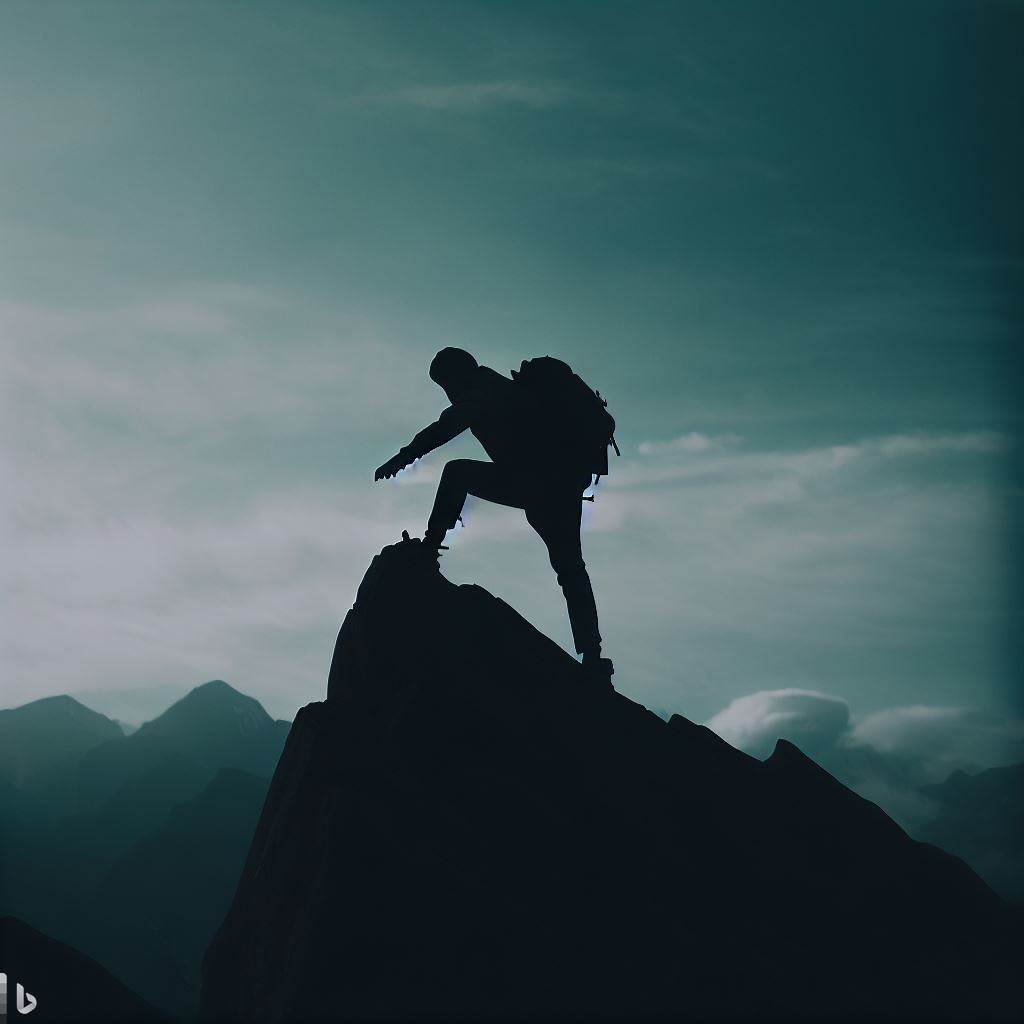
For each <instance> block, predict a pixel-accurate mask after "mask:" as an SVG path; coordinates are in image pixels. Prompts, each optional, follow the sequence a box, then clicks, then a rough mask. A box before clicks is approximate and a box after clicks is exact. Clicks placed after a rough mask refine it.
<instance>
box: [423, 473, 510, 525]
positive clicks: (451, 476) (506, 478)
mask: <svg viewBox="0 0 1024 1024" xmlns="http://www.w3.org/2000/svg"><path fill="white" fill-rule="evenodd" d="M470 494H472V495H474V496H475V497H477V498H483V499H484V500H485V501H493V502H494V503H495V504H498V505H509V506H511V507H512V508H522V507H523V499H522V489H521V485H520V483H519V481H518V480H517V479H516V478H515V477H513V476H511V475H510V474H509V473H507V472H504V471H503V470H501V469H499V468H498V467H497V466H496V465H495V464H494V463H493V462H481V461H479V460H478V459H452V461H451V462H448V463H446V464H445V467H444V469H443V470H442V471H441V480H440V482H439V483H438V485H437V493H436V494H435V495H434V507H433V508H432V509H431V512H430V517H429V518H428V519H427V533H426V540H427V541H428V542H429V543H435V544H440V543H442V541H443V540H444V535H445V534H446V533H447V532H448V531H449V530H450V529H452V527H453V526H455V523H456V521H457V520H458V518H459V516H460V515H461V514H462V508H463V506H464V505H465V504H466V497H467V496H468V495H470Z"/></svg>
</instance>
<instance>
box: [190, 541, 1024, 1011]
mask: <svg viewBox="0 0 1024 1024" xmlns="http://www.w3.org/2000/svg"><path fill="white" fill-rule="evenodd" d="M1021 925H1022V922H1021V915H1020V914H1019V913H1018V912H1017V911H1016V910H1015V908H1012V907H1010V906H1008V905H1007V904H1005V903H1004V902H1003V901H1002V900H1000V899H999V898H998V897H997V896H996V895H995V894H994V893H993V892H992V891H991V890H990V889H989V888H988V887H987V886H986V885H985V884H984V883H983V882H982V881H981V880H980V879H979V878H978V877H977V876H976V875H975V874H974V873H973V872H972V871H971V870H970V869H969V868H968V867H967V866H966V865H965V864H963V863H962V862H961V861H959V860H957V859H956V858H954V857H951V856H949V855H948V854H945V853H943V852H941V851H940V850H938V849H936V848H935V847H932V846H928V845H925V844H922V843H919V842H915V841H914V840H912V839H910V838H909V837H908V836H907V835H906V834H905V833H904V832H903V831H902V830H901V829H900V828H899V827H898V826H897V825H896V824H895V823H894V822H893V821H892V820H891V819H889V818H888V817H887V816H886V815H885V814H884V813H883V812H882V811H881V810H880V809H879V808H878V807H877V806H875V805H874V804H871V803H869V802H867V801H865V800H863V799H862V798H860V797H858V796H856V795H855V794H854V793H852V792H851V791H850V790H848V789H846V788H845V787H843V786H842V785H841V784H840V783H838V782H837V781H836V780H835V779H834V778H833V777H832V776H830V775H829V774H827V773H826V772H825V771H824V770H822V769H821V768H819V767H818V766H817V765H816V764H815V763H814V762H813V761H811V760H809V759H808V758H807V757H805V756H804V755H803V754H802V753H801V752H800V751H799V750H798V749H797V748H795V747H793V746H792V745H791V744H788V743H785V742H780V743H779V744H778V746H777V747H776V749H775V752H774V753H773V754H772V756H771V757H770V758H768V760H767V761H765V762H760V761H757V760H756V759H754V758H751V757H749V756H747V755H745V754H742V753H740V752H739V751H737V750H735V749H733V748H732V747H730V746H728V744H726V743H724V742H723V741H722V740H721V739H719V738H718V737H717V736H715V735H714V734H712V733H711V732H710V731H709V730H708V729H706V728H704V727H702V726H698V725H694V724H693V723H691V722H688V721H687V720H685V719H684V718H682V717H680V716H675V717H673V718H672V719H671V720H670V721H669V722H668V723H666V722H664V721H662V720H661V719H659V718H658V717H657V716H656V715H654V714H652V713H651V712H649V711H647V710H646V709H645V708H642V707H640V706H639V705H637V704H635V703H633V702H632V701H630V700H628V699H627V698H626V697H624V696H621V695H619V694H615V693H611V692H609V691H608V690H607V689H602V688H600V687H599V686H597V685H594V683H593V681H592V680H591V679H589V678H588V677H587V676H586V675H585V674H584V673H583V672H582V671H581V669H580V666H579V665H578V663H576V662H575V661H574V659H572V658H570V657H569V656H568V655H567V654H565V652H564V651H562V650H561V649H560V648H558V647H557V646H556V645H555V644H554V643H552V642H551V641H550V640H548V639H547V638H546V637H544V636H543V635H542V634H540V633H539V632H538V631H537V630H535V629H534V628H533V627H532V626H531V625H530V624H529V623H527V622H526V621H525V620H524V619H522V618H521V617H520V616H519V615H518V614H517V613H516V612H515V611H514V610H513V609H511V608H510V607H509V606H508V605H506V604H504V603H503V602H502V601H501V600H499V599H497V598H494V597H492V596H491V595H490V594H488V593H487V592H486V591H484V590H482V589H481V588H479V587H476V586H461V587H457V586H454V585H453V584H451V583H449V582H448V581H447V580H445V579H444V578H443V577H442V576H441V575H440V573H439V572H438V571H437V568H436V564H435V563H434V562H433V560H432V559H431V558H429V557H425V556H424V555H423V554H422V553H421V548H420V545H419V544H418V543H417V542H406V543H404V544H400V545H394V546H392V547H390V548H386V549H385V550H384V551H383V552H381V554H380V555H379V556H378V557H377V558H375V559H374V560H373V562H372V564H371V566H370V569H369V570H368V572H367V574H366V576H365V578H364V580H363V582H362V585H361V586H360V588H359V593H358V596H357V600H356V603H355V606H354V607H353V609H352V610H351V611H350V612H349V614H348V616H347V617H346V619H345V622H344V624H343V625H342V628H341V632H340V634H339V637H338V643H337V647H336V650H335V656H334V661H333V664H332V666H331V673H330V680H329V685H328V699H327V700H326V701H325V702H323V703H314V704H310V705H307V706H306V707H305V708H303V709H302V711H301V712H300V713H299V715H298V717H297V718H296V720H295V723H294V726H293V729H292V732H291V734H290V736H289V739H288V743H287V746H286V748H285V751H284V754H283V755H282V758H281V761H280V763H279V765H278V769H277V771H276V773H275V775H274V780H273V782H272V784H271V788H270V792H269V794H268V796H267V800H266V804H265V806H264V808H263V813H262V815H261V818H260V822H259V825H258V827H257V830H256V834H255V837H254V840H253V844H252V848H251V850H250V852H249V856H248V859H247V862H246V867H245V870H244V872H243V875H242V879H241V882H240V884H239V887H238V891H237V893H236V895H235V899H234V902H233V903H232V906H231V909H230V911H229V913H228V915H227V917H226V919H225V921H224V923H223V925H222V927H221V928H220V930H219V931H218V933H217V935H216V938H215V939H214V941H213V943H212V944H211V946H210V949H209V950H208V952H207V955H206V958H205V961H204V969H203V997H202V1011H203V1014H204V1015H205V1017H206V1018H207V1019H211V1020H236V1021H241V1020H316V1019H332V1018H333V1019H359V1018H374V1019H378V1018H396V1017H397V1018H421V1019H423V1018H435V1019H437V1018H446V1019H450V1018H463V1019H465V1018H473V1019H497V1018H506V1019H507V1018H532V1019H539V1018H562V1019H567V1018H572V1019H622V1018H629V1019H636V1018H638V1017H648V1018H650V1017H672V1018H677V1019H691V1020H693V1019H707V1018H715V1019H737V1018H740V1019H786V1020H820V1019H865V1018H872V1019H959V1018H964V1017H972V1018H979V1017H986V1016H991V1017H996V1018H998V1017H1000V1016H1017V1015H1018V1012H1019V1010H1020V1008H1021V1006H1022V1005H1024V1003H1022V1002H1021V998H1020V986H1019V983H1018V981H1017V973H1018V972H1017V965H1018V961H1017V958H1018V957H1019V955H1020V952H1021Z"/></svg>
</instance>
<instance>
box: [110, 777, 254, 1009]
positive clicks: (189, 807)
mask: <svg viewBox="0 0 1024 1024" xmlns="http://www.w3.org/2000/svg"><path fill="white" fill-rule="evenodd" d="M269 782H270V780H269V778H261V777H258V776H255V775H250V774H248V773H247V772H241V771H238V770H237V769H234V768H223V769H221V771H220V772H219V773H218V774H217V776H216V777H215V778H214V779H213V781H212V782H210V784H209V785H208V786H206V787H205V789H203V791H202V792H201V793H200V794H199V795H198V796H197V797H195V799H193V800H191V801H189V802H188V803H184V804H180V805H178V806H177V807H175V808H174V810H173V811H172V812H171V814H170V816H169V817H168V818H167V819H166V821H164V822H163V824H162V825H161V826H160V827H159V828H158V829H156V830H155V831H154V832H153V833H152V834H150V835H147V836H146V837H145V838H143V839H141V840H139V841H138V842H137V843H136V844H135V845H134V846H133V847H132V848H131V849H130V850H128V851H127V853H125V854H123V855H121V856H120V857H118V858H117V859H116V860H114V861H113V863H111V864H110V866H109V867H108V868H107V869H106V871H105V873H104V875H103V877H102V878H101V880H100V882H99V884H98V886H97V888H96V893H95V898H94V902H93V907H94V912H93V914H92V917H93V919H94V920H93V927H92V931H93V936H94V937H93V939H92V941H91V945H90V949H92V950H95V954H96V956H98V957H99V958H100V959H101V960H102V961H103V963H105V964H108V965H109V966H110V967H111V969H112V970H113V971H114V972H115V973H116V974H117V976H118V977H120V978H123V979H124V980H125V981H126V982H128V983H129V984H130V985H131V986H132V987H133V988H135V989H137V990H138V991H139V992H143V993H144V994H145V995H146V996H147V998H149V999H151V1000H152V1001H153V1002H154V1003H155V1004H156V1005H158V1006H159V1007H161V1008H162V1009H164V1010H166V1011H167V1012H170V1013H173V1014H174V1015H176V1016H195V1013H196V1010H197V1008H198V1000H199V967H200V963H201V961H202V957H203V953H204V952H205V950H206V947H207V946H208V945H209V942H210V939H211V938H212V937H213V934H214V932H215V931H216V929H217V926H218V925H219V924H220V923H221V921H223V919H224V914H225V913H226V911H227V909H228V906H229V904H230V902H231V897H232V894H233V892H234V889H235V886H236V885H237V883H238V879H239V876H240V875H241V872H242V866H243V864H244V863H245V856H246V852H247V851H248V849H249V845H250V843H251V841H252V835H253V832H254V831H255V828H256V822H257V821H258V820H259V815H260V810H261V808H262V807H263V801H264V798H265V797H266V793H267V787H268V785H269Z"/></svg>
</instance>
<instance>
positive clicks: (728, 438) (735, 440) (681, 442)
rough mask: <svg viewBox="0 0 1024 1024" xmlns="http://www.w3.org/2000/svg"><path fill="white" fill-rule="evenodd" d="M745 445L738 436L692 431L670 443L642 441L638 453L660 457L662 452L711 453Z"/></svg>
mask: <svg viewBox="0 0 1024 1024" xmlns="http://www.w3.org/2000/svg"><path fill="white" fill-rule="evenodd" d="M742 443H743V438H742V437H740V436H739V435H738V434H717V435H714V436H711V435H708V434H701V433H698V432H697V431H691V432H690V433H689V434H682V435H681V436H679V437H674V438H672V439H671V440H670V441H641V442H640V444H638V445H637V451H638V452H639V453H640V454H641V455H658V454H660V453H662V452H691V453H696V452H709V451H716V450H719V449H723V448H735V447H736V446H737V445H739V444H742Z"/></svg>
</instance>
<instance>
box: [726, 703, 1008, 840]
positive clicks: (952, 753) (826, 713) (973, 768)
mask: <svg viewBox="0 0 1024 1024" xmlns="http://www.w3.org/2000/svg"><path fill="white" fill-rule="evenodd" d="M707 725H708V727H709V728H711V729H712V730H714V731H715V732H716V733H718V735H719V736H721V737H722V738H723V739H725V740H727V741H728V742H729V743H731V744H733V746H735V747H738V748H739V749H740V750H744V751H746V752H747V753H749V754H752V755H754V756H755V757H759V758H764V757H767V756H768V755H769V754H770V753H771V751H772V749H773V748H774V746H775V743H776V742H777V741H778V740H779V739H786V740H789V741H790V742H792V743H795V744H796V745H797V746H798V747H800V748H801V749H802V750H804V751H805V753H807V754H809V755H810V756H811V757H813V758H814V759H815V760H816V761H818V763H819V764H821V765H822V767H824V768H825V769H826V770H828V771H829V772H831V773H832V774H833V775H835V776H836V777H837V778H838V779H840V781H842V782H844V783H846V784H847V785H849V786H850V787H851V788H852V789H854V790H856V791H857V792H859V793H860V794H861V795H862V796H865V797H867V798H868V799H870V800H874V801H875V802H876V803H878V804H880V805H881V806H882V807H883V808H885V810H887V811H888V812H889V813H890V814H892V815H893V817H895V818H896V819H897V820H898V821H900V822H901V824H903V825H904V826H905V827H907V828H910V829H911V830H912V829H913V828H914V827H915V826H917V825H919V824H920V823H921V822H922V821H924V820H925V819H926V818H927V817H928V816H929V815H930V813H931V811H932V808H931V807H930V806H929V803H928V801H927V800H925V799H924V798H923V797H922V795H921V794H920V792H919V789H920V787H921V786H925V785H929V784H931V783H936V782H942V781H944V780H945V779H947V778H948V777H949V776H950V775H951V774H952V773H953V772H954V771H957V770H960V771H965V772H967V773H968V774H974V773H976V772H979V771H983V770H984V769H986V768H994V767H997V766H1000V765H1007V764H1015V763H1018V762H1020V761H1024V720H1021V719H1015V718H1010V717H1008V716H1005V715H999V714H996V713H993V712H988V711H982V710H979V709H977V708H964V707H959V708H957V707H935V706H927V705H916V706H911V707H894V708H887V709H884V710H881V711H875V712H872V713H871V714H868V715H865V716H863V717H856V716H854V715H852V714H851V711H850V705H849V703H848V702H847V701H846V700H844V699H843V698H841V697H836V696H832V695H830V694H826V693H821V692H819V691H816V690H801V689H795V688H786V689H780V690H764V691H760V692H758V693H752V694H749V695H747V696H744V697H739V698H737V699H735V700H733V701H731V702H730V703H729V704H728V706H727V707H725V708H724V709H723V710H722V711H720V712H718V714H716V715H714V716H713V717H712V718H711V719H709V720H708V722H707Z"/></svg>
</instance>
